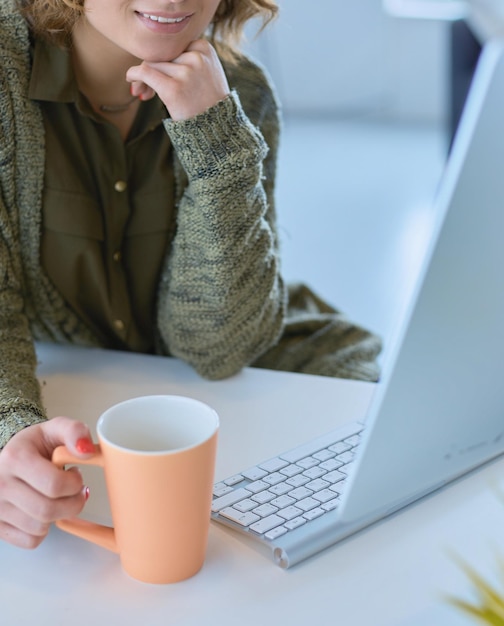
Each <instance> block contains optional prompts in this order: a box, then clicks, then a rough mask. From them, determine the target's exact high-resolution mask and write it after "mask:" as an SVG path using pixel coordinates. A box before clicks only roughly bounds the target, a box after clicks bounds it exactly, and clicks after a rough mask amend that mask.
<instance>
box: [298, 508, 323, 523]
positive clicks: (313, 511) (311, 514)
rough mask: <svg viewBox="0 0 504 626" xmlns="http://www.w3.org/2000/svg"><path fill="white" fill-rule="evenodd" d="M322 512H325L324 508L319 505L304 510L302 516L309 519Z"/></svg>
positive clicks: (318, 515)
mask: <svg viewBox="0 0 504 626" xmlns="http://www.w3.org/2000/svg"><path fill="white" fill-rule="evenodd" d="M324 513H325V511H324V509H321V508H320V507H318V508H316V509H311V510H310V511H306V513H303V517H306V519H307V520H308V521H310V520H312V519H316V518H317V517H320V516H321V515H324Z"/></svg>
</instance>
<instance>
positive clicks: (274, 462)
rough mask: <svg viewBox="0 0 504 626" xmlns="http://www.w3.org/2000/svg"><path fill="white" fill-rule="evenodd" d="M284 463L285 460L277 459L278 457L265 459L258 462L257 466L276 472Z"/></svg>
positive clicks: (285, 463) (285, 462)
mask: <svg viewBox="0 0 504 626" xmlns="http://www.w3.org/2000/svg"><path fill="white" fill-rule="evenodd" d="M286 465H288V463H287V461H284V460H283V459H279V458H278V457H276V458H274V459H270V460H269V461H265V462H264V463H259V467H260V468H261V469H263V470H265V471H266V472H277V471H278V470H279V469H282V468H283V467H285V466H286Z"/></svg>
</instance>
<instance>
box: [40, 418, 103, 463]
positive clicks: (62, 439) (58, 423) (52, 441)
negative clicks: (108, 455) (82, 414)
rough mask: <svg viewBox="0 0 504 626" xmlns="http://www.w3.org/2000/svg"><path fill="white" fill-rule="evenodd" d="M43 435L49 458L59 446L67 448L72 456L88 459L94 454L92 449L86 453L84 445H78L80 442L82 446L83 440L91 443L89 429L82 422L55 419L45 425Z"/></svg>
mask: <svg viewBox="0 0 504 626" xmlns="http://www.w3.org/2000/svg"><path fill="white" fill-rule="evenodd" d="M42 434H43V437H44V443H45V445H46V446H47V452H48V458H50V457H51V455H52V453H53V450H54V448H56V447H57V446H66V447H67V448H68V449H69V450H70V452H72V454H75V455H76V456H78V457H82V458H88V457H89V456H90V454H92V451H91V450H92V448H91V447H89V449H88V451H87V452H85V451H84V448H83V447H82V445H80V446H79V445H78V442H81V444H82V442H83V440H84V441H89V442H90V441H91V434H90V432H89V428H88V427H87V426H86V424H83V423H82V422H78V421H76V420H72V419H69V418H68V417H54V418H53V419H51V420H48V421H47V422H46V423H45V424H44V425H43V427H42Z"/></svg>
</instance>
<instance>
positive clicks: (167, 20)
mask: <svg viewBox="0 0 504 626" xmlns="http://www.w3.org/2000/svg"><path fill="white" fill-rule="evenodd" d="M140 15H141V16H142V17H146V18H148V19H149V20H152V21H153V22H159V23H160V24H178V23H179V22H182V21H183V20H184V19H185V18H184V17H160V16H158V15H149V13H140Z"/></svg>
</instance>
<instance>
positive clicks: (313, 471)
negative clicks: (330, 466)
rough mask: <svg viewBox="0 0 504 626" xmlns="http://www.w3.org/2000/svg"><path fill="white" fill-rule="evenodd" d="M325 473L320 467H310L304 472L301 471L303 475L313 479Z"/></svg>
mask: <svg viewBox="0 0 504 626" xmlns="http://www.w3.org/2000/svg"><path fill="white" fill-rule="evenodd" d="M325 473H326V470H325V469H321V468H320V467H311V468H310V469H307V470H306V471H305V472H303V476H307V477H308V478H310V479H311V480H313V479H314V478H319V477H320V476H323V475H324V474H325Z"/></svg>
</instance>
